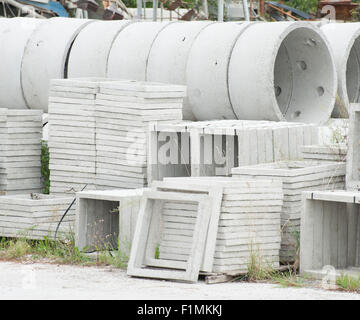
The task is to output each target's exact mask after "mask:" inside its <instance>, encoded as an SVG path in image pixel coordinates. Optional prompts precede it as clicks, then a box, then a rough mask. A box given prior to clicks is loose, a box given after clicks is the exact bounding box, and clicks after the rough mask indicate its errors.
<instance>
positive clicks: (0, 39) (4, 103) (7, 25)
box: [0, 18, 45, 109]
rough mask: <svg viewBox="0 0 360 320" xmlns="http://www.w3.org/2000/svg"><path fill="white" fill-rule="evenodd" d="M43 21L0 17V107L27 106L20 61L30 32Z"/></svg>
mask: <svg viewBox="0 0 360 320" xmlns="http://www.w3.org/2000/svg"><path fill="white" fill-rule="evenodd" d="M44 21H45V20H41V19H31V18H27V19H24V18H12V19H0V61H1V64H0V108H9V109H26V108H27V105H26V102H25V99H24V97H23V92H22V88H21V80H20V72H21V62H22V59H23V54H24V50H25V46H26V44H27V42H28V40H29V38H30V36H31V34H32V33H33V32H34V30H35V29H36V28H37V27H38V26H39V25H40V24H41V23H43V22H44Z"/></svg>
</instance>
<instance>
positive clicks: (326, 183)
mask: <svg viewBox="0 0 360 320" xmlns="http://www.w3.org/2000/svg"><path fill="white" fill-rule="evenodd" d="M232 173H233V176H235V177H237V178H241V179H244V180H246V181H248V180H249V179H261V180H263V179H266V178H268V179H279V180H281V181H282V182H283V193H284V204H283V208H282V213H281V225H282V239H281V250H280V260H281V261H282V262H294V261H295V258H296V254H297V249H298V241H299V232H300V216H301V206H302V204H301V193H302V191H306V190H332V189H341V188H344V182H345V163H343V162H335V163H334V162H321V161H320V162H319V161H284V162H276V163H271V164H262V165H254V166H244V167H239V168H234V169H233V170H232Z"/></svg>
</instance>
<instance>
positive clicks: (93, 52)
mask: <svg viewBox="0 0 360 320" xmlns="http://www.w3.org/2000/svg"><path fill="white" fill-rule="evenodd" d="M132 22H133V21H131V20H130V21H129V20H124V21H106V23H104V21H97V22H95V23H92V24H89V25H87V26H86V27H85V28H84V29H82V30H81V31H80V33H79V35H78V36H77V37H76V39H75V41H74V43H73V45H72V47H71V51H70V55H69V64H68V77H69V78H79V77H106V68H107V62H108V58H109V53H110V49H111V46H112V45H113V43H114V40H115V38H116V36H117V35H118V34H119V33H120V32H121V30H123V29H124V28H126V27H127V26H128V25H129V24H130V23H132Z"/></svg>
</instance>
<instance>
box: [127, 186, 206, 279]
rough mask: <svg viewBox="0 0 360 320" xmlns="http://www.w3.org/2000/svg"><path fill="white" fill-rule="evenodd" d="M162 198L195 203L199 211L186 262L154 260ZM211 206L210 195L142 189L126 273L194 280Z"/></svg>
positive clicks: (200, 258)
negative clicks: (144, 190)
mask: <svg viewBox="0 0 360 320" xmlns="http://www.w3.org/2000/svg"><path fill="white" fill-rule="evenodd" d="M164 201H177V202H179V201H180V202H185V203H189V202H190V203H193V202H195V203H198V214H197V218H196V222H195V227H194V233H193V237H192V243H191V250H190V255H189V259H188V261H187V262H182V261H176V260H163V259H155V258H154V256H153V254H154V253H155V249H156V246H157V240H158V237H159V234H160V230H159V227H160V224H159V221H160V219H161V212H162V203H163V202H164ZM210 205H211V198H210V197H209V196H208V195H200V194H195V193H180V192H159V191H147V192H144V196H143V199H142V201H141V207H140V212H139V218H138V222H137V226H136V230H135V235H134V240H133V246H132V250H131V254H130V260H129V263H128V269H127V274H128V275H130V276H136V277H146V278H156V279H167V280H178V281H185V282H197V280H198V277H199V271H200V267H201V263H202V259H203V254H204V250H205V242H206V235H207V229H208V224H209V221H210ZM154 267H155V268H154ZM172 269H173V270H172Z"/></svg>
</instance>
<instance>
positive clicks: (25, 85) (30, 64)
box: [21, 18, 93, 111]
mask: <svg viewBox="0 0 360 320" xmlns="http://www.w3.org/2000/svg"><path fill="white" fill-rule="evenodd" d="M92 22H93V21H91V20H85V19H66V18H52V19H48V20H47V21H46V22H44V23H43V24H41V25H40V27H39V28H37V29H36V30H35V32H34V33H33V34H32V35H31V37H30V40H29V42H28V43H27V45H26V49H25V52H24V57H23V61H22V68H21V83H22V89H23V92H24V97H25V100H26V103H27V105H28V107H29V108H31V109H43V110H44V111H47V103H48V91H49V83H50V80H51V79H58V78H64V77H65V76H66V62H67V58H68V53H69V50H70V48H71V44H72V43H73V41H74V39H75V37H76V36H77V35H78V33H79V32H80V30H81V29H82V28H84V27H85V26H86V25H87V24H89V23H92ZM54 35H56V36H55V37H54Z"/></svg>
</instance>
